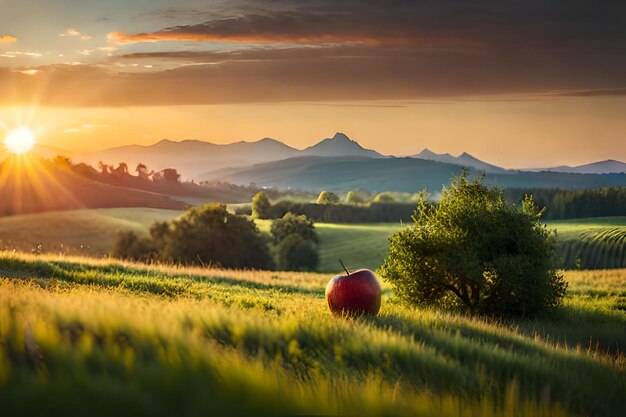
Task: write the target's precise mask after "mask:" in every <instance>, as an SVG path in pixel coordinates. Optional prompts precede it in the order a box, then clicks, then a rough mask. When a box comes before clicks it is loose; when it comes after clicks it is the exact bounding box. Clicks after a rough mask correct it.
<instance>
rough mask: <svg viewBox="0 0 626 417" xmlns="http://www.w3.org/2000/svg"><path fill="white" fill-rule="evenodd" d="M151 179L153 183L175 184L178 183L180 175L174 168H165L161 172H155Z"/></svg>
mask: <svg viewBox="0 0 626 417" xmlns="http://www.w3.org/2000/svg"><path fill="white" fill-rule="evenodd" d="M152 179H153V180H154V181H165V182H171V183H177V182H179V181H180V174H179V173H178V170H177V169H176V168H165V169H164V170H162V171H159V172H155V173H154V175H153V176H152Z"/></svg>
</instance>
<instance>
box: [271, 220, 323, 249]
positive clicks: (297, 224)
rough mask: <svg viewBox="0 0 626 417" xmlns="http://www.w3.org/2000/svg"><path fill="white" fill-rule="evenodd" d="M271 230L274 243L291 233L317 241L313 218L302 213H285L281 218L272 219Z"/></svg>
mask: <svg viewBox="0 0 626 417" xmlns="http://www.w3.org/2000/svg"><path fill="white" fill-rule="evenodd" d="M271 232H272V236H273V237H274V242H275V243H278V242H281V241H282V240H284V239H285V238H286V237H287V236H289V235H291V234H293V233H295V234H297V235H300V236H301V237H302V238H303V239H305V240H310V241H312V242H313V243H319V238H318V237H317V232H316V231H315V226H314V225H313V220H311V219H309V218H308V217H306V216H305V215H303V214H301V215H297V214H293V213H287V214H285V215H284V216H283V218H282V219H278V220H274V221H273V222H272V228H271Z"/></svg>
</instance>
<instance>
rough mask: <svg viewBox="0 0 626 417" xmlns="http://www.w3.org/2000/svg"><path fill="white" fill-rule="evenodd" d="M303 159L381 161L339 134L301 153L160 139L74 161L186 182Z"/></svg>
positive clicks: (274, 144) (268, 142) (260, 144)
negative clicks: (166, 172) (146, 170)
mask: <svg viewBox="0 0 626 417" xmlns="http://www.w3.org/2000/svg"><path fill="white" fill-rule="evenodd" d="M303 155H307V156H366V157H382V155H381V154H379V153H378V152H375V151H373V150H371V149H365V148H363V147H362V146H361V145H359V143H358V142H356V141H352V140H350V139H349V138H348V137H347V136H346V135H344V134H343V133H337V134H335V136H333V137H332V138H328V139H324V140H322V141H320V142H319V143H317V144H316V145H314V146H311V147H308V148H306V149H304V150H299V149H296V148H292V147H291V146H288V145H285V144H284V143H282V142H280V141H278V140H275V139H270V138H265V139H261V140H259V141H256V142H243V141H242V142H235V143H230V144H224V145H219V144H215V143H211V142H203V141H199V140H183V141H180V142H176V141H171V140H167V139H164V140H162V141H160V142H158V143H155V144H154V145H149V146H142V145H128V146H120V147H116V148H111V149H106V150H103V151H100V152H94V153H89V154H83V155H78V156H76V157H75V159H77V160H79V161H82V162H86V163H89V164H91V165H97V164H98V162H100V161H103V162H106V163H109V164H115V163H119V162H122V161H124V162H126V163H128V165H129V166H131V167H134V166H136V165H137V164H138V163H139V162H142V163H144V164H146V165H148V166H149V167H150V168H151V169H155V170H161V169H164V168H169V167H175V168H177V169H178V171H179V172H181V173H182V174H183V175H184V176H185V177H187V178H205V177H207V176H211V175H209V174H208V173H212V172H214V171H219V170H222V169H226V168H237V167H246V166H251V165H254V164H258V163H263V162H270V161H277V160H281V159H287V158H292V157H295V156H303Z"/></svg>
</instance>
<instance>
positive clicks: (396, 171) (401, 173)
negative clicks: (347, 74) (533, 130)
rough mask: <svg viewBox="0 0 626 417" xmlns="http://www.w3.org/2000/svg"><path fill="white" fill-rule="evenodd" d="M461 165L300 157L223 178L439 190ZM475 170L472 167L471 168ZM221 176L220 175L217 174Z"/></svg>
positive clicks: (609, 180) (609, 178)
mask: <svg viewBox="0 0 626 417" xmlns="http://www.w3.org/2000/svg"><path fill="white" fill-rule="evenodd" d="M462 169H463V167H461V166H460V165H457V164H449V163H443V162H436V161H430V160H426V159H418V158H363V157H349V158H348V157H298V158H289V159H286V160H282V161H275V162H268V163H264V164H258V165H255V166H252V167H248V168H244V169H241V170H236V169H235V170H231V171H229V172H227V173H226V174H225V175H224V176H223V177H222V178H223V179H225V180H228V181H231V182H233V183H235V184H248V183H250V182H256V183H257V184H258V185H261V186H271V187H284V188H299V189H306V190H309V191H321V190H333V191H347V190H352V189H359V188H360V189H364V190H368V191H373V192H377V191H398V192H416V191H419V190H422V189H427V190H429V191H430V192H435V193H436V192H439V191H441V187H442V186H444V185H447V184H448V183H449V182H450V179H451V178H452V177H454V176H457V175H458V174H459V173H460V172H461V170H462ZM471 172H473V173H476V172H477V171H476V170H471ZM218 175H219V174H218ZM486 179H487V182H488V183H489V184H492V185H498V186H501V187H510V188H564V189H579V188H595V187H602V186H623V185H626V174H605V175H596V174H569V173H559V172H525V171H513V172H510V173H506V174H497V173H491V174H490V173H487V174H486Z"/></svg>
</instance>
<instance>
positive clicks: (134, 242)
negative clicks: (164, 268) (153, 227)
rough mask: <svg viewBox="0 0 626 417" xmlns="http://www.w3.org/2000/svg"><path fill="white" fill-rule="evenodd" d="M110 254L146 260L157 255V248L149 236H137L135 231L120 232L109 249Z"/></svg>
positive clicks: (117, 256) (123, 257)
mask: <svg viewBox="0 0 626 417" xmlns="http://www.w3.org/2000/svg"><path fill="white" fill-rule="evenodd" d="M111 256H113V257H114V258H120V259H128V260H133V261H148V260H151V259H154V258H155V257H156V256H157V248H156V246H155V244H154V242H153V241H152V240H151V239H149V238H145V237H139V236H137V234H136V233H135V232H120V233H119V234H118V237H117V240H116V241H115V244H114V245H113V249H112V250H111Z"/></svg>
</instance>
